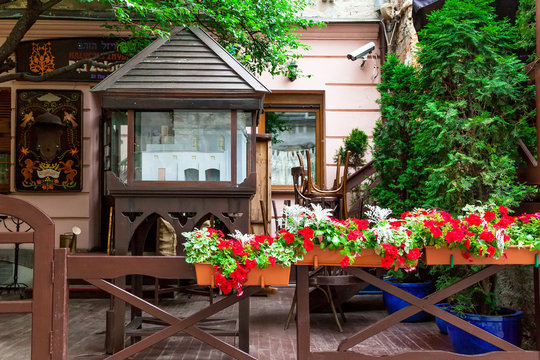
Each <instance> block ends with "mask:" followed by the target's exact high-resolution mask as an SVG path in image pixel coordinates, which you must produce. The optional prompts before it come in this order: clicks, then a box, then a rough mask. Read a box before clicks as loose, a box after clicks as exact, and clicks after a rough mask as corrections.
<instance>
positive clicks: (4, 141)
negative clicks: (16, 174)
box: [0, 89, 11, 193]
mask: <svg viewBox="0 0 540 360" xmlns="http://www.w3.org/2000/svg"><path fill="white" fill-rule="evenodd" d="M10 155H11V91H10V89H0V193H6V192H9V178H10V176H9V168H10V166H9V165H10V159H11V156H10Z"/></svg>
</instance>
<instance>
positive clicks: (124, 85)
mask: <svg viewBox="0 0 540 360" xmlns="http://www.w3.org/2000/svg"><path fill="white" fill-rule="evenodd" d="M145 85H146V82H143V81H137V82H127V81H120V80H119V81H118V82H117V83H116V85H115V88H117V89H132V88H135V89H141V88H144V86H145ZM153 85H154V86H153V91H160V90H163V91H167V90H169V89H175V90H178V89H184V90H231V91H232V90H249V89H250V88H249V85H246V84H244V83H238V84H236V83H226V84H223V83H222V84H217V83H209V84H206V83H201V82H189V83H188V82H186V83H183V82H154V83H153Z"/></svg>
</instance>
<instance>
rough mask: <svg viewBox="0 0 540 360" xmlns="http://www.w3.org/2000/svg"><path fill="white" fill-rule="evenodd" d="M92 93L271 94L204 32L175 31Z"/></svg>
mask: <svg viewBox="0 0 540 360" xmlns="http://www.w3.org/2000/svg"><path fill="white" fill-rule="evenodd" d="M92 91H107V92H109V91H113V92H114V91H122V92H129V91H137V92H141V91H151V92H155V91H159V92H168V91H196V92H199V93H201V92H202V93H204V92H216V91H226V92H229V93H234V92H242V93H245V92H269V90H268V89H267V88H266V87H265V86H264V85H263V84H261V83H260V82H259V81H258V80H257V79H256V78H255V77H254V76H253V75H252V74H251V73H250V72H249V71H247V70H246V69H245V68H244V67H243V66H242V65H241V64H240V63H239V62H238V61H237V60H236V59H235V58H233V57H232V56H231V55H230V54H229V53H228V52H227V51H226V50H225V49H223V48H222V47H221V46H220V45H219V44H218V43H217V42H216V41H215V40H214V39H212V38H211V37H210V36H209V35H208V34H207V33H205V32H204V31H202V30H201V29H198V28H195V27H191V28H175V29H173V30H172V31H171V36H170V39H169V40H166V39H158V40H155V41H154V42H153V43H152V44H150V45H149V46H148V47H146V48H145V49H144V50H142V51H141V52H140V53H139V54H137V55H135V56H134V57H133V58H131V59H130V60H129V61H128V62H126V63H125V64H124V66H122V67H121V68H120V69H118V70H117V71H116V72H114V73H113V74H111V75H110V76H109V77H107V78H106V79H105V80H103V81H102V82H100V83H99V84H97V85H96V86H95V87H94V88H93V89H92Z"/></svg>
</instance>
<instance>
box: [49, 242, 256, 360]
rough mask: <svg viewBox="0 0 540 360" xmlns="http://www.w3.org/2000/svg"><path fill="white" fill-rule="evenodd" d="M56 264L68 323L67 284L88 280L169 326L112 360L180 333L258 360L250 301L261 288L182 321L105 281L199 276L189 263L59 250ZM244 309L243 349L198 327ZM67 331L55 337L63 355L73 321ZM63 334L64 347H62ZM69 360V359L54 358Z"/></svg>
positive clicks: (59, 307)
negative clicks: (252, 352)
mask: <svg viewBox="0 0 540 360" xmlns="http://www.w3.org/2000/svg"><path fill="white" fill-rule="evenodd" d="M54 255H55V256H54V261H55V263H56V264H58V265H57V275H56V276H55V281H54V288H55V294H65V295H64V296H63V297H61V296H60V295H59V296H57V299H58V301H56V302H55V314H62V317H63V318H64V319H67V317H68V306H67V305H68V296H67V280H68V279H83V280H85V281H87V282H88V283H90V284H92V285H94V286H96V287H97V288H99V289H101V290H103V291H105V292H107V293H108V294H110V295H111V296H114V297H115V298H118V299H121V300H122V301H125V302H127V303H129V304H130V305H131V306H133V307H136V308H138V309H140V310H142V311H145V312H146V313H148V314H150V315H152V316H154V317H155V318H157V319H159V320H161V321H163V322H164V323H166V324H167V326H165V327H164V328H163V329H162V330H160V331H158V332H155V333H153V334H151V335H149V336H147V337H145V338H144V339H142V340H141V341H139V342H136V343H134V344H132V345H130V346H128V347H126V348H124V349H122V350H119V351H118V352H116V353H115V354H113V355H111V356H109V357H107V358H106V359H109V360H120V359H127V358H129V357H130V356H132V355H134V354H136V353H138V352H140V351H143V350H145V349H147V348H148V347H150V346H152V345H154V344H156V343H158V342H159V341H162V340H164V339H166V338H167V337H170V336H173V335H175V334H176V333H178V332H185V333H186V334H188V335H190V336H193V337H194V338H197V339H199V340H200V341H202V342H204V343H206V344H208V345H210V346H212V347H214V348H216V349H218V350H220V351H222V352H224V353H226V354H228V355H230V356H232V357H233V358H235V359H241V360H253V359H255V358H254V357H253V356H251V355H249V354H248V352H249V297H250V296H251V295H253V294H254V293H256V292H257V291H259V288H257V287H254V286H252V287H247V288H246V289H245V291H244V294H243V295H242V296H236V295H235V294H231V295H229V296H227V297H225V298H224V299H222V300H220V301H218V302H217V303H213V304H210V305H209V306H208V307H206V308H205V309H203V310H200V311H198V312H196V313H195V314H192V315H190V316H188V317H186V318H177V317H175V316H173V315H171V314H169V313H167V312H166V311H163V310H161V309H160V308H158V307H157V306H155V305H153V304H151V303H150V302H148V301H145V300H143V299H141V298H139V297H137V296H135V295H133V294H131V293H130V292H128V291H126V290H124V289H122V288H121V287H119V286H116V285H114V284H112V283H111V282H109V281H106V280H104V279H111V278H118V277H123V276H126V275H130V274H137V275H148V276H153V277H157V278H162V279H176V278H178V274H188V273H192V272H193V267H192V266H190V265H189V264H187V263H186V262H185V261H184V258H183V257H162V256H114V257H107V256H102V255H96V256H71V255H68V252H67V249H56V250H55V254H54ZM236 303H238V304H239V307H240V309H239V312H241V313H243V314H244V316H243V317H242V318H241V319H243V320H241V321H240V323H239V334H240V336H239V349H238V348H235V347H234V346H232V345H230V344H228V343H226V342H224V341H222V340H220V339H219V338H217V337H216V336H214V335H212V334H210V333H208V332H205V331H203V330H202V329H201V328H199V327H198V326H197V323H198V322H200V321H202V320H204V319H206V318H208V317H210V316H212V315H214V314H215V313H217V312H219V311H222V310H224V309H226V308H229V307H230V306H232V305H234V304H236ZM64 325H65V326H64V327H62V328H61V329H59V330H58V331H57V332H56V333H55V336H57V337H58V342H59V346H62V348H63V349H62V351H63V353H67V349H66V345H67V321H66V322H65V323H64ZM62 334H63V341H62V342H60V339H61V336H62ZM54 359H55V360H64V359H67V356H66V357H61V358H60V357H58V358H56V357H55V358H54Z"/></svg>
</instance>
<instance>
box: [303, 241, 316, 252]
mask: <svg viewBox="0 0 540 360" xmlns="http://www.w3.org/2000/svg"><path fill="white" fill-rule="evenodd" d="M313 247H314V245H313V241H311V239H304V249H306V251H311V250H313Z"/></svg>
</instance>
